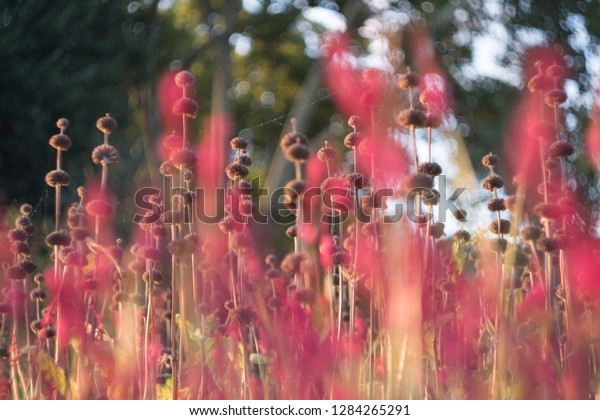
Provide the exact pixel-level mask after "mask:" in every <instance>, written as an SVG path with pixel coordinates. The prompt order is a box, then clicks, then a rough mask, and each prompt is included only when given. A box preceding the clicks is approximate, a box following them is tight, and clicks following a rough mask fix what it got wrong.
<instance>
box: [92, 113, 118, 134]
mask: <svg viewBox="0 0 600 420" xmlns="http://www.w3.org/2000/svg"><path fill="white" fill-rule="evenodd" d="M96 128H97V129H98V130H100V131H102V132H103V133H104V134H111V133H114V132H115V131H116V130H117V122H116V121H115V119H114V118H112V117H111V116H110V114H106V115H105V116H104V117H100V118H98V120H97V121H96Z"/></svg>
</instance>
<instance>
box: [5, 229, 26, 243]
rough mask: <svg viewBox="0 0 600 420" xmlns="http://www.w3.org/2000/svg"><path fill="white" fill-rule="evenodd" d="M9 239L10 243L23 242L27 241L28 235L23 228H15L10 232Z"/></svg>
mask: <svg viewBox="0 0 600 420" xmlns="http://www.w3.org/2000/svg"><path fill="white" fill-rule="evenodd" d="M7 237H8V240H9V241H10V242H22V241H26V240H27V233H26V232H25V231H24V230H23V229H21V228H15V229H11V230H9V231H8V234H7Z"/></svg>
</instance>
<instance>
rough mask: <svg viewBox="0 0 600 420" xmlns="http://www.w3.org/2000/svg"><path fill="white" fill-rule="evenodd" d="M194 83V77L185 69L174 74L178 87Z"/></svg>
mask: <svg viewBox="0 0 600 420" xmlns="http://www.w3.org/2000/svg"><path fill="white" fill-rule="evenodd" d="M194 83H196V78H195V77H194V75H193V74H192V73H190V72H189V71H187V70H183V71H180V72H179V73H177V74H176V75H175V84H176V85H177V86H178V87H184V86H192V85H193V84H194Z"/></svg>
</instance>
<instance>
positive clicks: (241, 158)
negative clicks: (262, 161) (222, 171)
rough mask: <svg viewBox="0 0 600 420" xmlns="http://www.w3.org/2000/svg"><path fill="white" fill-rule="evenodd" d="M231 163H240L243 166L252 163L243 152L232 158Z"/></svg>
mask: <svg viewBox="0 0 600 420" xmlns="http://www.w3.org/2000/svg"><path fill="white" fill-rule="evenodd" d="M233 163H241V164H242V165H244V166H250V165H252V159H251V158H250V156H248V155H247V154H245V153H243V154H241V155H239V156H237V157H236V158H235V159H233Z"/></svg>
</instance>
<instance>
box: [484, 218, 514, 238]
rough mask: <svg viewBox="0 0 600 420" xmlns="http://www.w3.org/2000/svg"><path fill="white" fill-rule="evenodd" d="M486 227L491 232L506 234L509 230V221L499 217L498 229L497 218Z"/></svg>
mask: <svg viewBox="0 0 600 420" xmlns="http://www.w3.org/2000/svg"><path fill="white" fill-rule="evenodd" d="M488 229H489V231H490V232H492V233H495V234H503V235H506V234H507V233H508V232H510V222H509V221H508V220H506V219H500V229H499V230H498V220H494V221H493V222H492V223H490V226H489V228H488Z"/></svg>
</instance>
